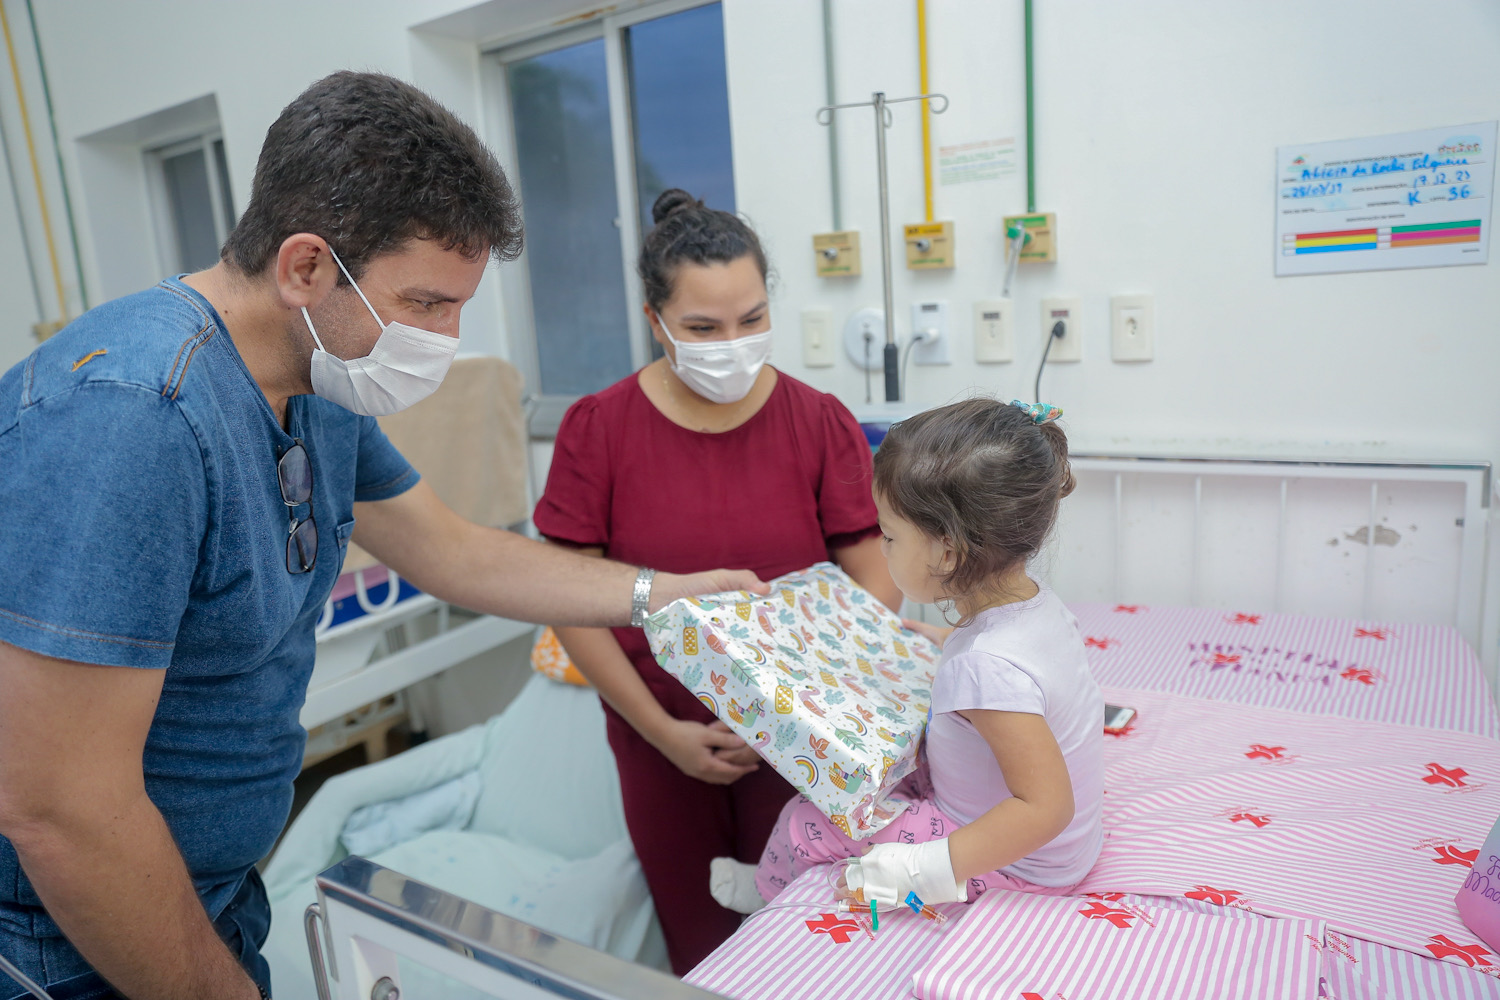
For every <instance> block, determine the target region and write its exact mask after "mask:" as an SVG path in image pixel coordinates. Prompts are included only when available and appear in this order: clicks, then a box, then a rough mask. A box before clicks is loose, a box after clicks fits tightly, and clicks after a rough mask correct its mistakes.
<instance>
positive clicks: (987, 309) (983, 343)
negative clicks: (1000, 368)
mask: <svg viewBox="0 0 1500 1000" xmlns="http://www.w3.org/2000/svg"><path fill="white" fill-rule="evenodd" d="M1015 309H1016V304H1015V302H1013V301H1012V300H1010V299H980V300H979V301H977V302H975V303H974V360H975V361H978V362H982V363H985V364H1003V363H1005V362H1008V361H1014V360H1016V348H1015V338H1014V337H1012V336H1011V326H1012V322H1011V321H1012V319H1013V317H1014V316H1015Z"/></svg>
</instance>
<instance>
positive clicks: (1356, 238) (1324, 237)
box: [1288, 229, 1380, 253]
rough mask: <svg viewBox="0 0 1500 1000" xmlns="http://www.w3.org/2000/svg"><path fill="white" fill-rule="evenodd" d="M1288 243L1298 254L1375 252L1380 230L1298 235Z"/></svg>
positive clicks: (1348, 230) (1349, 230)
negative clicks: (1342, 251) (1345, 251)
mask: <svg viewBox="0 0 1500 1000" xmlns="http://www.w3.org/2000/svg"><path fill="white" fill-rule="evenodd" d="M1288 242H1291V243H1292V249H1293V251H1294V252H1296V253H1335V252H1337V251H1340V250H1374V249H1375V248H1376V247H1378V246H1379V245H1380V230H1378V229H1345V230H1342V231H1339V232H1329V233H1298V234H1297V235H1296V236H1295V237H1293V239H1292V240H1290V241H1288Z"/></svg>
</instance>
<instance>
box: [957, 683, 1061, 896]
mask: <svg viewBox="0 0 1500 1000" xmlns="http://www.w3.org/2000/svg"><path fill="white" fill-rule="evenodd" d="M959 714H961V715H962V716H963V717H964V718H966V719H968V720H969V721H970V722H971V723H973V724H974V728H975V729H976V730H978V731H979V734H980V735H981V736H983V737H984V739H985V742H987V743H989V745H990V749H991V750H992V751H994V754H995V761H996V762H997V763H998V764H999V765H1000V773H1001V774H1002V775H1004V777H1005V784H1006V787H1007V788H1009V789H1010V793H1011V796H1012V797H1011V798H1008V799H1006V800H1005V801H1003V802H1001V803H1000V804H999V805H997V806H995V808H993V809H991V810H990V811H989V812H987V813H985V814H984V815H983V816H980V817H979V818H978V819H976V820H975V821H974V822H973V823H970V824H969V825H968V826H966V827H964V828H963V829H961V830H958V831H956V832H955V833H953V835H952V836H951V837H949V840H948V848H949V854H950V856H951V858H952V860H953V875H954V877H955V878H956V879H957V880H958V881H959V882H960V883H962V882H964V881H965V880H967V879H970V878H973V877H974V876H975V875H980V874H983V873H984V872H989V871H994V870H995V869H996V868H1003V867H1005V866H1006V865H1009V864H1014V863H1015V862H1017V861H1019V860H1021V859H1022V858H1024V857H1026V856H1027V855H1028V854H1031V853H1032V852H1033V851H1036V850H1038V849H1040V848H1041V847H1043V846H1045V845H1046V844H1047V843H1049V842H1050V841H1052V840H1053V838H1055V837H1056V836H1057V835H1058V834H1060V833H1062V832H1063V830H1064V829H1066V828H1067V825H1068V824H1069V823H1070V822H1072V820H1073V808H1074V807H1073V782H1072V781H1071V780H1070V779H1069V777H1068V767H1067V764H1066V762H1065V761H1064V760H1063V755H1062V750H1061V749H1060V748H1059V747H1058V745H1057V740H1056V738H1055V737H1053V735H1052V730H1051V729H1049V728H1048V726H1047V720H1045V719H1044V718H1042V717H1041V716H1040V715H1032V714H1030V713H1026V712H992V711H985V710H972V711H967V712H961V713H959Z"/></svg>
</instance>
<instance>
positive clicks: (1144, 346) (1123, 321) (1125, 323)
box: [1109, 295, 1156, 361]
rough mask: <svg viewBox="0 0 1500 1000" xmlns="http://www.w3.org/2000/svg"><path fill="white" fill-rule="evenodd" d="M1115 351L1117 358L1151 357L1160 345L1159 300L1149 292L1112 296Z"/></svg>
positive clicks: (1111, 338) (1112, 346)
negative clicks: (1158, 332)
mask: <svg viewBox="0 0 1500 1000" xmlns="http://www.w3.org/2000/svg"><path fill="white" fill-rule="evenodd" d="M1109 333H1110V338H1109V339H1110V347H1111V353H1112V354H1113V356H1114V359H1115V360H1116V361H1150V360H1151V356H1152V354H1153V353H1154V351H1155V349H1156V304H1155V300H1154V299H1153V298H1152V297H1151V296H1149V295H1115V296H1112V297H1111V298H1110V300H1109Z"/></svg>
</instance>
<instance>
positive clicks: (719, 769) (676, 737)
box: [650, 719, 759, 785]
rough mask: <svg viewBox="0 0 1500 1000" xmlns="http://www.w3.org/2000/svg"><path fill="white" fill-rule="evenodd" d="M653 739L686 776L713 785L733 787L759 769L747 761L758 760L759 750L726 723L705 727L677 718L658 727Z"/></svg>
mask: <svg viewBox="0 0 1500 1000" xmlns="http://www.w3.org/2000/svg"><path fill="white" fill-rule="evenodd" d="M650 740H651V743H652V745H653V746H655V747H656V749H657V750H659V751H661V754H662V756H664V757H666V758H667V759H668V760H670V761H671V762H672V763H673V764H675V765H677V769H678V770H680V771H681V772H682V773H683V774H685V775H687V776H688V777H690V778H697V779H698V780H699V781H706V782H708V783H709V784H711V785H732V784H734V783H735V782H736V781H738V780H740V779H741V778H743V777H744V776H745V775H747V774H749V773H750V772H751V771H754V770H755V769H756V768H757V767H758V766H759V765H758V764H756V763H753V762H748V761H747V760H746V758H745V754H749V755H750V756H752V757H754V756H755V751H754V750H751V749H750V748H749V746H747V745H746V743H745V741H744V740H742V739H740V738H739V737H738V736H736V735H734V733H732V732H730V730H729V727H728V726H726V725H724V723H722V722H714V723H713V724H711V725H707V726H705V725H704V724H703V723H701V722H689V721H686V720H684V719H673V720H672V721H671V722H669V723H666V724H664V725H661V726H660V727H659V728H657V730H656V731H655V732H653V733H652V734H651V736H650Z"/></svg>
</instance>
